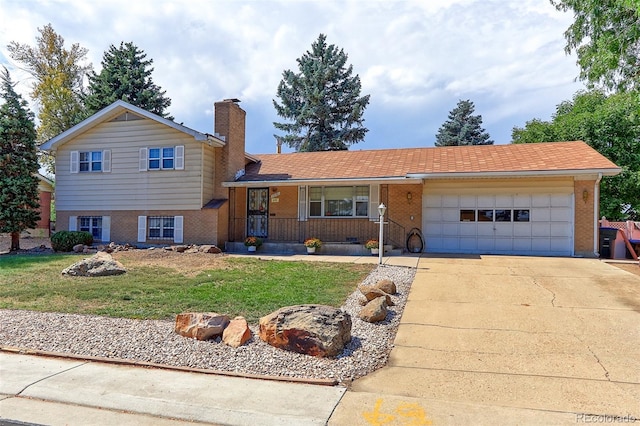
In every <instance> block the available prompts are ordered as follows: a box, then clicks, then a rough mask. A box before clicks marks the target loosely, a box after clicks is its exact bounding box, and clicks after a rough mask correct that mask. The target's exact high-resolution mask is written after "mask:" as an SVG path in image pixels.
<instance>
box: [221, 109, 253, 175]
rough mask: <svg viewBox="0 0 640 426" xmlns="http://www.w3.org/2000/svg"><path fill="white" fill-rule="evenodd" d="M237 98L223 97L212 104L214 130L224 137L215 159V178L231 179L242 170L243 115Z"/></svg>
mask: <svg viewBox="0 0 640 426" xmlns="http://www.w3.org/2000/svg"><path fill="white" fill-rule="evenodd" d="M239 102H240V100H238V99H225V100H223V101H221V102H216V103H215V105H214V108H215V116H214V132H215V133H216V134H218V135H220V136H224V138H225V142H226V144H225V146H224V148H222V153H221V157H220V159H219V160H220V161H218V159H216V166H217V167H216V169H217V170H216V178H217V179H216V180H217V182H222V181H233V180H235V177H236V174H237V173H238V172H239V171H240V170H244V166H245V159H244V151H245V141H244V134H245V117H246V115H247V113H246V112H245V111H244V110H243V109H242V108H240V106H239V105H238V103H239Z"/></svg>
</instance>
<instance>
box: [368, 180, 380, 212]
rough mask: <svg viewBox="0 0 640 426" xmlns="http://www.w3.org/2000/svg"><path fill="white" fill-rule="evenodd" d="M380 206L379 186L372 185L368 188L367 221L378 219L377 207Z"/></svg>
mask: <svg viewBox="0 0 640 426" xmlns="http://www.w3.org/2000/svg"><path fill="white" fill-rule="evenodd" d="M379 204H380V185H378V184H373V185H371V186H370V187H369V220H373V221H377V220H379V219H380V214H379V213H378V205H379Z"/></svg>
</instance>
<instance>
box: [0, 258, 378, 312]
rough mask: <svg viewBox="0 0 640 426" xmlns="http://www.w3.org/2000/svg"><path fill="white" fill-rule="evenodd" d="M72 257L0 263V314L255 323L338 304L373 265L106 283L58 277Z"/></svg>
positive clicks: (158, 275)
mask: <svg viewBox="0 0 640 426" xmlns="http://www.w3.org/2000/svg"><path fill="white" fill-rule="evenodd" d="M79 259H80V258H79V257H78V256H73V255H42V256H41V255H9V256H1V257H0V309H26V310H33V311H45V312H66V313H81V314H93V315H104V316H112V317H123V318H141V319H173V317H174V316H175V315H176V314H178V313H180V312H187V311H196V312H211V311H212V312H218V313H221V314H227V315H229V316H231V317H233V316H236V315H242V316H244V317H245V318H247V320H248V321H250V322H255V321H257V320H258V318H260V317H261V316H263V315H266V314H267V313H270V312H272V311H274V310H276V309H278V308H280V307H283V306H289V305H297V304H304V303H317V304H326V305H331V306H336V307H338V306H340V305H341V304H342V303H343V302H344V300H345V299H346V297H347V296H348V295H349V294H350V293H351V292H352V291H353V290H354V289H355V287H356V286H357V284H358V283H360V282H361V281H362V280H363V279H364V277H366V275H367V274H368V273H369V272H371V270H372V269H373V266H372V265H354V264H335V263H324V262H308V263H307V262H287V261H262V260H259V259H244V258H223V259H222V260H221V263H222V267H221V268H219V269H212V270H204V271H202V272H200V273H199V274H198V275H196V276H187V275H184V274H182V273H179V272H178V271H177V270H174V269H172V268H170V267H150V266H135V265H134V266H131V267H130V266H128V265H127V264H126V263H125V267H127V268H128V272H127V273H126V274H124V275H119V276H113V277H94V278H86V277H65V276H62V275H61V273H60V272H61V271H62V269H64V268H66V267H67V266H69V265H71V264H72V263H74V262H76V261H77V260H79Z"/></svg>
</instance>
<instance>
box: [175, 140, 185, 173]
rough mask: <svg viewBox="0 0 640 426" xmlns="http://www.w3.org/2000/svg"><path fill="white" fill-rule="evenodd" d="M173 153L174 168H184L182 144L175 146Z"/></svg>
mask: <svg viewBox="0 0 640 426" xmlns="http://www.w3.org/2000/svg"><path fill="white" fill-rule="evenodd" d="M175 155H176V157H175V164H174V166H175V169H176V170H184V145H178V146H176V151H175Z"/></svg>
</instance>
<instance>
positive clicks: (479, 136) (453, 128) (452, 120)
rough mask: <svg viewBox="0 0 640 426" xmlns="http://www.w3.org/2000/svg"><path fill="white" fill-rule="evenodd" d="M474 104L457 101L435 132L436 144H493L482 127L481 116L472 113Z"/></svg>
mask: <svg viewBox="0 0 640 426" xmlns="http://www.w3.org/2000/svg"><path fill="white" fill-rule="evenodd" d="M474 111H475V105H473V102H471V101H470V100H468V99H467V100H466V101H463V100H461V101H458V104H457V105H456V107H455V108H454V109H453V110H451V112H450V113H449V119H448V120H447V121H445V122H444V123H443V124H442V126H440V129H438V133H437V134H436V143H435V145H436V146H457V145H493V140H491V139H490V136H489V134H488V133H487V132H485V130H484V129H483V128H482V116H481V115H473V112H474Z"/></svg>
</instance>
